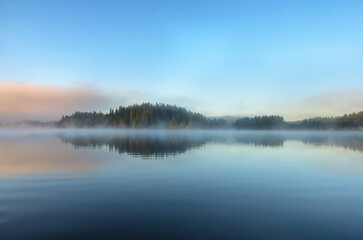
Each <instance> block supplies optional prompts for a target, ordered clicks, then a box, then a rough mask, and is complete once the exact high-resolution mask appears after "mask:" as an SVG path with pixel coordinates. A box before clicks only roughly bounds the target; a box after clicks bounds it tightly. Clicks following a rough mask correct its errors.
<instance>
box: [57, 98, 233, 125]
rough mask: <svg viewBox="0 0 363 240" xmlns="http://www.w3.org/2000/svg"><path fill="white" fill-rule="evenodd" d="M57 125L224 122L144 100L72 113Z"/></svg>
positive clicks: (216, 123) (198, 123) (221, 123)
mask: <svg viewBox="0 0 363 240" xmlns="http://www.w3.org/2000/svg"><path fill="white" fill-rule="evenodd" d="M57 126H58V127H97V126H106V127H107V126H108V127H118V128H170V129H184V128H222V127H224V126H226V121H225V120H223V119H217V118H207V117H205V116H204V115H202V114H200V113H195V112H192V111H188V110H186V109H185V108H182V107H177V106H173V105H166V104H159V103H157V104H155V105H154V104H151V103H143V104H141V105H139V104H134V105H131V106H127V107H124V106H120V107H118V108H115V109H112V108H111V109H110V110H109V112H108V113H106V114H103V113H101V112H75V113H73V114H72V115H70V116H63V117H62V119H61V120H60V121H59V122H58V123H57Z"/></svg>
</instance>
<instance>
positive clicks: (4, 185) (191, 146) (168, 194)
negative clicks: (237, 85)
mask: <svg viewBox="0 0 363 240" xmlns="http://www.w3.org/2000/svg"><path fill="white" fill-rule="evenodd" d="M242 238H248V239H363V133H362V132H351V133H347V132H335V133H333V132H253V131H242V132H229V131H225V132H214V131H211V132H206V131H189V132H188V131H111V130H107V131H101V130H94V131H51V130H38V131H35V130H26V131H24V130H22V131H20V130H0V239H1V240H7V239H47V240H48V239H242Z"/></svg>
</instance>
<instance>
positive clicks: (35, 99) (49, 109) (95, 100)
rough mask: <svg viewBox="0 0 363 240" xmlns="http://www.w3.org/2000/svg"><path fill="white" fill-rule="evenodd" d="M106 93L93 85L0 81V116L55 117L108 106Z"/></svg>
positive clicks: (2, 118)
mask: <svg viewBox="0 0 363 240" xmlns="http://www.w3.org/2000/svg"><path fill="white" fill-rule="evenodd" d="M108 103H109V99H108V97H107V96H106V95H105V94H103V93H101V92H99V91H96V90H94V89H91V88H88V87H84V86H78V87H54V86H37V85H29V84H22V83H14V82H1V83H0V120H20V119H25V118H32V119H39V120H56V119H58V118H59V117H61V116H62V115H63V114H69V113H71V112H74V111H77V110H79V111H93V110H103V109H105V108H107V105H108Z"/></svg>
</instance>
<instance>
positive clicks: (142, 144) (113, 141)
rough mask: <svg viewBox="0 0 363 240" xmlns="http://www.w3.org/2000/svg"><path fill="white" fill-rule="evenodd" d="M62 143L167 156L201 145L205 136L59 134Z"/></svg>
mask: <svg viewBox="0 0 363 240" xmlns="http://www.w3.org/2000/svg"><path fill="white" fill-rule="evenodd" d="M60 138H61V139H62V142H63V143H71V144H72V145H73V146H74V147H75V148H81V147H91V148H101V147H103V146H106V147H108V148H109V150H110V151H114V152H117V153H119V154H123V153H127V154H130V155H135V156H141V157H157V158H162V157H167V156H171V155H176V154H179V153H184V152H186V151H187V150H190V149H193V148H198V147H201V146H203V145H204V144H205V143H206V142H207V140H208V138H207V137H206V136H191V135H155V136H154V135H149V134H147V135H143V134H142V135H140V134H136V135H135V134H134V135H121V136H114V135H111V136H109V135H82V136H79V135H73V136H69V135H66V136H65V135H61V136H60Z"/></svg>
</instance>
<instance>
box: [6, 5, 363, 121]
mask: <svg viewBox="0 0 363 240" xmlns="http://www.w3.org/2000/svg"><path fill="white" fill-rule="evenodd" d="M362 12H363V2H361V1H345V2H342V1H319V2H316V1H304V2H295V1H294V2H293V1H291V2H284V1H274V2H273V3H272V2H271V1H182V2H179V3H176V2H170V1H122V2H120V1H107V2H102V3H101V2H97V1H87V2H84V1H59V2H56V1H49V2H47V1H44V2H38V1H10V0H9V1H2V3H1V10H0V35H1V38H0V53H1V54H0V90H1V91H2V92H3V94H2V95H3V97H2V98H1V96H0V121H1V120H2V119H5V118H9V116H10V115H11V116H12V115H14V112H15V111H16V114H17V115H18V116H22V117H27V118H29V117H34V118H38V119H39V118H47V119H50V118H56V117H58V116H59V114H60V112H61V111H65V112H66V113H68V112H69V111H72V110H73V109H75V110H82V109H84V110H97V111H98V110H105V109H108V108H109V107H116V106H118V105H128V104H132V103H142V102H152V103H155V102H164V103H168V104H176V105H180V106H182V107H186V108H188V109H190V110H193V111H198V112H201V113H203V114H206V115H207V116H221V115H238V116H251V115H263V114H278V115H283V116H284V117H285V118H286V119H287V120H297V119H302V118H306V117H313V116H317V115H323V116H336V115H340V114H344V113H350V112H357V111H361V110H363V94H362V93H363V66H362V64H361V63H362V62H363V54H362V53H363V31H362V30H361V26H362V25H363V16H362V14H361V13H362ZM10 85H12V86H13V87H10ZM15 85H18V86H17V87H18V88H19V86H20V85H23V87H24V86H26V88H27V91H29V92H28V93H31V94H30V95H31V96H32V99H33V100H31V101H30V102H29V104H30V105H32V107H29V105H26V104H25V103H24V99H23V98H21V96H20V95H17V94H19V91H18V92H17V91H15V90H14V89H15V87H14V86H15ZM42 88H46V89H47V88H49V89H52V90H51V92H55V94H54V95H52V94H50V95H52V96H53V98H51V97H47V94H45V93H44V91H43V93H41V94H40V95H39V96H38V95H37V94H38V93H37V91H39V89H42ZM45 91H47V90H45ZM77 91H81V92H82V94H83V93H84V95H81V97H80V98H82V100H79V99H78V100H74V101H72V99H75V98H76V95H77V94H76V92H77ZM40 92H42V91H40ZM68 92H70V93H69V95H67V94H68ZM73 93H74V95H72V94H73ZM6 94H7V95H6ZM88 94H90V95H91V96H88ZM94 94H95V95H97V96H99V97H100V99H101V100H95V99H94V98H93V96H94ZM4 96H7V97H4ZM62 96H63V97H64V96H68V99H65V101H66V102H68V103H67V104H65V105H64V104H61V103H62ZM87 97H90V98H89V101H87ZM55 98H56V99H57V100H55ZM83 98H84V99H83ZM10 99H12V100H10ZM34 99H43V100H39V101H38V103H37V101H36V100H34ZM49 99H50V100H49ZM44 101H45V102H49V103H51V102H52V101H55V102H56V103H57V104H55V105H53V108H52V107H51V106H46V103H43V102H44ZM40 102H42V103H40ZM84 102H88V103H87V104H88V105H87V104H86V105H87V106H85V104H84ZM42 104H43V105H42ZM6 106H11V109H12V112H11V111H10V110H9V109H5V108H6ZM54 107H56V108H57V109H54ZM92 108H94V109H92ZM4 109H5V110H4ZM36 109H38V110H39V109H40V110H39V111H35V110H36ZM51 110H52V111H51ZM39 112H41V113H39ZM11 116H10V117H11Z"/></svg>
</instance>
